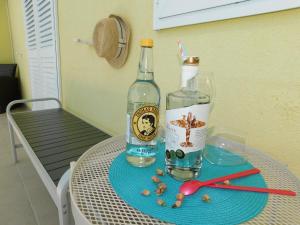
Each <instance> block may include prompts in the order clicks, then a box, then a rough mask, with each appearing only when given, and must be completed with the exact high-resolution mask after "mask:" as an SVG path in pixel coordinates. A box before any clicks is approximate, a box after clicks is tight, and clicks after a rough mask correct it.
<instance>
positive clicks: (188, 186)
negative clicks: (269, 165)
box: [179, 168, 260, 195]
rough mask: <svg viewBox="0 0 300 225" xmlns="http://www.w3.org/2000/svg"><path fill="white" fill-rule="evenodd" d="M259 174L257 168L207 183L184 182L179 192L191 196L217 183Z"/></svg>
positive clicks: (196, 181)
mask: <svg viewBox="0 0 300 225" xmlns="http://www.w3.org/2000/svg"><path fill="white" fill-rule="evenodd" d="M257 173H260V170H259V169H257V168H253V169H250V170H245V171H242V172H238V173H234V174H230V175H227V176H223V177H217V178H214V179H211V180H207V181H199V180H190V181H187V182H184V183H183V184H182V185H181V186H180V188H179V191H180V193H183V194H184V195H191V194H193V193H195V192H197V191H198V189H199V188H201V187H203V186H206V185H209V184H214V183H217V182H222V181H225V180H232V179H236V178H240V177H245V176H249V175H252V174H257Z"/></svg>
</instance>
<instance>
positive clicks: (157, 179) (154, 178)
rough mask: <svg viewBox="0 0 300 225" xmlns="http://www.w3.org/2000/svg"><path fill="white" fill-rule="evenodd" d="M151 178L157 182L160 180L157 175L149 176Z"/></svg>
mask: <svg viewBox="0 0 300 225" xmlns="http://www.w3.org/2000/svg"><path fill="white" fill-rule="evenodd" d="M151 180H152V181H153V182H154V183H159V182H160V179H159V178H158V177H157V176H152V177H151Z"/></svg>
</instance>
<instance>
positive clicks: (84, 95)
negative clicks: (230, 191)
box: [9, 0, 300, 177]
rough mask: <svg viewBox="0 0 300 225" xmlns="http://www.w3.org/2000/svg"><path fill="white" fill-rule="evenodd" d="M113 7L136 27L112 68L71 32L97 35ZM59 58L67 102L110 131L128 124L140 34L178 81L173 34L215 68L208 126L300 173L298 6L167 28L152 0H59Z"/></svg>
mask: <svg viewBox="0 0 300 225" xmlns="http://www.w3.org/2000/svg"><path fill="white" fill-rule="evenodd" d="M18 2H20V1H18V0H9V7H10V18H11V20H12V27H13V31H14V32H13V42H14V47H15V51H17V49H18V50H20V52H22V53H23V59H18V57H17V60H19V62H21V63H22V64H23V65H24V71H23V79H24V81H25V83H24V85H23V86H24V88H25V89H26V90H30V88H29V82H28V81H29V79H28V76H27V72H26V70H27V57H26V51H25V49H24V33H23V32H24V30H23V29H24V27H23V22H22V20H23V12H22V10H21V9H22V8H21V6H20V5H21V4H19V3H18ZM110 13H114V14H118V15H120V16H122V17H124V18H125V19H126V20H127V21H128V22H129V23H130V24H131V27H132V37H131V41H132V42H131V46H130V54H129V58H128V62H127V63H126V65H125V66H124V67H123V68H121V69H119V70H118V69H113V68H112V67H110V66H109V64H108V63H106V62H105V60H103V59H101V58H98V57H97V56H96V54H95V52H94V50H93V48H92V47H88V46H86V45H82V44H77V43H75V42H74V41H73V39H74V38H77V37H80V38H83V39H92V32H93V28H94V26H95V24H96V22H98V21H99V20H100V19H102V18H104V17H107V16H108V15H109V14H110ZM58 18H59V31H60V47H61V55H60V64H61V75H62V96H63V99H62V100H63V104H64V107H65V108H66V109H68V110H70V111H71V112H73V113H75V114H77V115H78V116H80V117H81V118H83V119H85V120H87V121H89V122H91V123H93V124H95V125H96V126H97V127H99V128H102V129H104V130H106V131H108V132H110V133H112V134H121V133H124V131H125V112H126V95H127V90H128V87H129V85H130V84H131V83H132V82H133V81H134V79H135V77H136V72H137V64H138V55H139V50H140V49H139V46H138V41H139V40H140V39H141V38H142V37H152V38H153V39H154V43H155V47H154V51H155V52H154V66H155V79H156V82H157V83H158V85H159V86H160V88H161V94H162V108H164V106H165V95H166V93H167V92H170V91H173V90H175V89H177V88H178V86H179V79H180V78H179V77H180V66H179V64H178V60H177V56H176V54H177V48H176V40H177V39H178V38H180V39H182V40H183V41H184V43H185V44H186V46H187V48H188V49H189V52H190V54H192V55H199V56H200V57H201V67H202V68H203V69H204V70H207V71H213V72H214V76H215V80H216V89H217V97H216V104H215V108H214V111H213V113H212V115H211V125H216V126H220V127H227V128H229V129H230V128H232V129H239V130H242V131H244V132H245V133H247V143H248V145H250V146H253V147H256V148H258V149H261V150H262V151H264V152H267V153H268V154H270V155H271V156H273V157H274V158H275V159H277V160H279V161H281V162H282V163H284V164H288V165H289V168H290V169H291V170H292V171H293V172H294V173H296V174H297V175H298V176H299V177H300V164H299V162H298V160H299V158H300V147H299V138H300V79H299V76H300V63H299V58H300V29H299V24H300V9H294V10H289V11H282V12H277V13H269V14H265V15H258V16H251V17H247V18H238V19H231V20H226V21H217V22H211V23H205V24H198V25H193V26H186V27H178V28H172V29H167V30H162V31H153V30H152V0H144V1H141V0H126V1H125V0H123V1H120V0H89V1H80V0H64V1H58Z"/></svg>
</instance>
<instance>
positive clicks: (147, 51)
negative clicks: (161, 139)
mask: <svg viewBox="0 0 300 225" xmlns="http://www.w3.org/2000/svg"><path fill="white" fill-rule="evenodd" d="M152 47H153V41H152V40H151V39H143V40H141V55H140V62H139V69H138V75H137V79H136V81H135V82H134V83H133V84H132V85H131V86H130V88H129V90H128V98H127V100H128V102H127V135H126V141H127V144H126V158H127V161H128V162H129V163H130V164H132V165H134V166H137V167H146V166H149V165H151V164H152V163H154V162H155V159H156V158H155V155H156V151H157V150H156V135H157V131H158V124H159V105H160V90H159V88H158V86H157V85H156V83H155V82H154V74H153V56H152Z"/></svg>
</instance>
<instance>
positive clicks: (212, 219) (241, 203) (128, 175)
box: [109, 151, 268, 225]
mask: <svg viewBox="0 0 300 225" xmlns="http://www.w3.org/2000/svg"><path fill="white" fill-rule="evenodd" d="M164 166H165V163H164V152H163V151H160V152H159V153H158V155H157V160H156V162H155V163H154V164H153V165H151V166H150V167H146V168H136V167H133V166H131V165H130V164H129V163H128V162H127V161H126V155H125V153H124V152H123V153H121V154H120V155H119V156H118V157H116V158H115V159H114V160H113V162H112V164H111V166H110V170H109V179H110V183H111V185H112V187H113V189H114V190H115V192H116V193H117V195H118V196H119V197H120V198H121V199H123V200H124V201H125V202H126V203H128V204H129V205H130V206H132V207H134V208H135V209H137V210H139V211H141V212H143V213H145V214H147V215H150V216H152V217H154V218H157V219H160V220H162V221H165V222H169V223H174V224H181V225H197V224H205V225H232V224H240V223H242V222H245V221H248V220H250V219H251V218H254V217H255V216H256V215H258V214H259V213H260V212H261V211H262V210H263V208H264V207H265V205H266V203H267V200H268V195H267V194H264V193H254V192H246V191H232V190H223V189H214V188H208V187H203V188H201V189H200V190H199V191H198V192H197V193H196V194H194V195H192V196H188V197H186V198H185V199H184V202H183V204H182V206H181V207H180V208H176V209H173V208H171V206H172V204H173V203H174V202H175V199H176V198H175V196H176V194H177V193H178V190H179V186H180V185H181V184H182V182H179V181H177V180H175V179H173V178H171V177H170V176H168V175H165V176H164V177H160V178H161V180H162V182H164V183H166V184H167V190H166V192H165V193H164V194H163V195H162V196H159V197H158V196H156V194H155V189H156V185H155V184H154V183H153V182H152V180H151V176H153V175H155V170H156V168H162V169H163V168H164ZM251 168H253V166H252V165H251V164H250V163H246V164H243V165H240V166H235V167H228V166H227V167H223V166H216V165H212V164H210V163H208V162H207V161H205V160H204V162H203V167H202V169H201V174H200V177H199V179H200V180H203V181H204V180H207V179H211V178H215V177H219V176H224V175H227V174H231V173H235V172H239V171H242V170H246V169H251ZM231 183H232V184H236V185H244V186H256V187H266V183H265V182H264V179H263V177H262V176H261V175H260V174H256V175H251V176H248V177H244V178H241V179H236V180H232V181H231ZM144 189H148V190H150V191H151V195H150V196H146V197H145V196H142V195H141V194H140V193H141V192H142V191H143V190H144ZM204 194H208V195H209V196H210V198H211V201H210V203H205V202H203V201H202V200H201V197H202V196H203V195H204ZM158 198H161V199H163V200H164V201H165V202H166V203H167V206H166V207H162V206H159V205H157V204H156V200H157V199H158Z"/></svg>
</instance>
